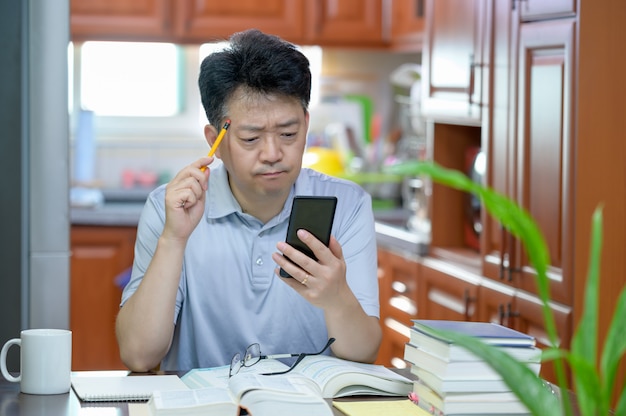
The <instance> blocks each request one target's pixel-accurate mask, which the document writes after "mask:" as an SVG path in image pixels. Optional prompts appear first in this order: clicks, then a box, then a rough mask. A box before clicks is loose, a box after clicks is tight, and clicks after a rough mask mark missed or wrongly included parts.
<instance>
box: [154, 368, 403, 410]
mask: <svg viewBox="0 0 626 416" xmlns="http://www.w3.org/2000/svg"><path fill="white" fill-rule="evenodd" d="M287 368H288V366H286V365H285V364H283V363H281V362H279V361H276V360H270V359H264V360H261V361H259V362H258V363H257V364H255V365H254V366H252V367H244V368H242V369H241V370H240V373H239V374H236V375H234V376H233V377H232V378H230V379H229V378H228V372H229V367H228V366H224V367H216V368H205V369H195V370H191V371H190V372H188V373H187V374H186V375H184V376H183V377H182V380H183V382H184V383H185V384H186V385H187V386H188V387H189V388H190V389H189V390H180V391H162V392H158V391H157V392H154V394H153V397H152V398H151V399H150V401H149V407H150V409H151V414H152V415H155V416H176V415H195V414H207V413H209V412H211V413H210V414H220V415H236V414H237V408H238V406H241V407H243V408H245V409H248V410H249V411H250V413H252V414H253V415H254V416H263V415H266V414H267V415H275V414H298V415H309V414H310V415H325V414H329V415H330V414H332V410H331V408H330V404H329V402H328V401H326V400H324V399H327V398H336V397H345V396H352V395H382V396H407V395H408V393H409V392H411V391H412V389H413V382H412V381H411V380H409V379H408V378H406V377H403V376H401V375H399V374H397V373H395V372H393V371H391V370H389V369H387V368H385V367H383V366H379V365H373V364H362V363H355V362H352V361H346V360H341V359H339V358H334V357H328V356H309V357H306V358H305V359H304V360H302V362H301V363H300V364H298V366H297V367H296V368H295V369H294V370H293V371H291V372H290V373H287V374H283V375H271V376H264V375H262V374H263V373H271V372H276V371H281V370H285V369H287ZM219 412H222V413H219Z"/></svg>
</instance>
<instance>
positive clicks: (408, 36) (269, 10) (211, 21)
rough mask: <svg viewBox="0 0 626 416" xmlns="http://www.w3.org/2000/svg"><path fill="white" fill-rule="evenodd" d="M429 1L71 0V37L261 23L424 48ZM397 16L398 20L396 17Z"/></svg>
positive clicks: (297, 36) (310, 38) (265, 27)
mask: <svg viewBox="0 0 626 416" xmlns="http://www.w3.org/2000/svg"><path fill="white" fill-rule="evenodd" d="M423 3H424V0H393V2H389V1H381V0H316V1H304V0H267V1H264V2H255V1H249V0H232V1H230V2H218V1H215V0H200V1H199V0H179V1H174V0H142V1H136V2H127V1H120V0H112V1H102V0H71V3H70V7H71V9H70V10H71V15H70V21H71V35H72V40H73V41H85V40H127V41H161V42H174V43H196V44H200V43H205V42H211V41H215V40H223V39H227V38H228V37H229V36H230V35H232V34H233V33H235V32H239V31H242V30H245V29H249V28H257V29H260V30H262V31H264V32H267V33H272V34H275V35H278V36H280V37H282V38H284V39H286V40H288V41H290V42H294V43H298V44H316V45H321V46H337V47H377V48H378V47H384V48H398V49H403V50H411V51H417V50H419V49H421V36H422V32H423V22H424V19H423V14H424V10H425V7H424V4H423ZM392 19H393V20H392Z"/></svg>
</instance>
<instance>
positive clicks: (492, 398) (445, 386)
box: [404, 320, 541, 416]
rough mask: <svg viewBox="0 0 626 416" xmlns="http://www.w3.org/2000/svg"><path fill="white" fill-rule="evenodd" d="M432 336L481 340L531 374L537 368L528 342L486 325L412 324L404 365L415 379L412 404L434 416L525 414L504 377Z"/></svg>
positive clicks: (531, 342)
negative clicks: (453, 335)
mask: <svg viewBox="0 0 626 416" xmlns="http://www.w3.org/2000/svg"><path fill="white" fill-rule="evenodd" d="M433 330H435V331H436V330H442V331H454V332H460V333H463V334H465V335H471V336H475V337H479V338H480V339H482V340H483V341H484V342H485V343H488V344H491V345H494V346H497V347H499V348H500V349H502V350H504V351H506V352H507V353H508V354H509V355H511V356H513V357H514V358H516V359H517V360H518V361H520V362H523V363H526V364H527V365H528V367H529V368H530V369H531V370H532V371H533V372H534V373H535V374H539V370H540V368H541V350H540V349H539V348H537V347H536V346H535V339H534V337H532V336H529V335H526V334H523V333H521V332H519V331H515V330H513V329H510V328H507V327H504V326H501V325H498V324H494V323H490V322H465V321H445V320H413V327H412V328H411V335H410V341H409V342H408V343H407V344H406V346H405V349H404V359H405V361H407V362H408V363H409V365H410V369H411V372H412V373H413V374H414V375H416V376H417V377H418V380H416V381H415V382H414V384H413V394H412V396H413V398H414V400H415V401H416V402H417V403H418V405H419V406H420V407H422V408H423V409H426V410H427V411H428V412H430V413H431V414H434V415H438V416H442V415H446V416H450V415H455V416H456V415H474V414H482V415H505V414H507V415H511V414H514V415H526V414H529V411H528V409H527V408H526V406H524V404H523V403H521V402H520V400H519V399H518V398H517V397H516V396H515V395H514V394H513V392H511V390H510V389H509V387H508V386H507V385H506V383H505V382H504V381H503V380H502V377H501V376H500V375H499V374H498V373H497V372H496V371H495V370H493V369H492V368H491V367H490V366H489V365H488V364H487V363H486V362H485V361H483V360H482V359H480V358H478V357H477V356H476V355H474V354H472V353H471V352H469V351H468V350H466V349H464V348H463V347H461V346H460V345H458V344H454V343H453V342H450V341H449V340H446V339H443V338H441V337H439V336H436V335H434V334H433Z"/></svg>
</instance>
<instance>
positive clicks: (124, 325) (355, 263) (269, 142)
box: [116, 30, 381, 371]
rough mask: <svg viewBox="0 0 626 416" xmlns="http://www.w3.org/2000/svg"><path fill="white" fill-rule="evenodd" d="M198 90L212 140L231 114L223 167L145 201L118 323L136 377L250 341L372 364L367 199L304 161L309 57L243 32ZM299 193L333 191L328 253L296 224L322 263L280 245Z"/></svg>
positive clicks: (201, 363)
mask: <svg viewBox="0 0 626 416" xmlns="http://www.w3.org/2000/svg"><path fill="white" fill-rule="evenodd" d="M199 87H200V92H201V97H202V103H203V106H204V108H205V111H206V114H207V117H208V120H209V122H210V123H211V124H210V125H207V126H206V127H205V129H204V134H205V137H206V140H207V142H208V143H209V145H212V144H213V142H214V141H215V139H216V137H217V135H218V129H219V128H220V127H221V126H222V125H223V124H224V123H225V121H226V120H227V119H229V120H231V125H230V128H229V130H228V132H227V134H226V136H225V137H224V139H223V141H222V142H221V144H220V146H219V147H218V150H217V153H216V155H217V156H218V157H219V159H220V160H221V161H222V163H221V164H220V163H213V158H209V157H202V158H200V159H198V160H197V161H195V162H193V163H192V164H191V165H189V166H187V167H185V168H184V169H182V170H181V171H180V172H179V173H178V174H177V175H176V176H175V177H174V178H173V179H172V181H171V182H170V183H168V184H167V186H162V187H160V188H158V189H156V190H155V191H154V192H152V193H151V195H150V197H149V198H148V201H147V202H146V206H145V208H144V211H143V213H142V216H141V219H140V222H139V226H138V229H137V242H136V246H135V261H134V265H133V271H132V277H131V280H130V282H129V284H128V285H127V287H126V288H125V290H124V293H123V295H122V307H121V309H120V312H119V315H118V318H117V322H116V332H117V337H118V343H119V346H120V353H121V357H122V360H123V361H124V363H125V364H126V365H127V366H128V367H129V368H130V369H131V370H133V371H147V370H150V369H151V368H154V367H155V366H157V365H159V364H161V368H162V369H165V370H187V369H191V368H199V367H200V368H202V367H214V366H219V365H225V364H228V363H230V360H231V357H232V356H233V354H234V353H235V352H239V351H243V350H244V349H245V348H246V347H247V346H248V345H249V344H251V343H254V342H258V343H260V345H261V348H262V352H263V353H266V354H274V353H302V352H315V351H318V350H319V349H320V348H321V347H322V346H323V345H324V344H325V343H326V341H327V339H328V338H329V337H334V338H336V341H335V342H334V344H332V347H331V348H332V353H333V354H334V355H336V356H338V357H341V358H345V359H349V360H354V361H363V362H372V361H373V360H374V359H375V358H376V355H377V352H378V347H379V344H380V339H381V330H380V326H379V323H378V314H379V305H378V282H377V264H376V243H375V236H374V221H373V214H372V210H371V199H370V197H369V195H368V194H367V193H365V192H364V191H363V190H362V189H361V188H360V187H358V186H356V185H354V184H352V183H350V182H347V181H342V180H339V179H336V178H332V177H329V176H325V175H322V174H320V173H317V172H315V171H312V170H309V169H301V164H302V156H303V153H304V149H305V145H306V136H307V129H308V126H309V113H308V104H309V97H310V90H311V74H310V70H309V64H308V60H307V59H306V58H305V57H304V55H302V54H301V53H300V52H299V51H298V50H297V49H296V48H295V47H294V46H293V45H291V44H289V43H287V42H284V41H282V40H281V39H279V38H277V37H274V36H270V35H265V34H263V33H261V32H259V31H256V30H250V31H246V32H242V33H238V34H235V35H234V36H233V37H232V38H231V43H230V47H229V48H228V49H226V50H223V51H220V52H216V53H214V54H212V55H210V56H208V57H207V58H206V59H205V60H204V61H203V63H202V66H201V70H200V77H199ZM208 165H210V167H209V169H206V170H205V167H206V166H208ZM295 195H335V196H337V197H338V204H337V210H336V214H335V221H334V225H333V231H332V234H333V236H332V237H331V241H330V244H329V247H326V246H324V245H323V244H322V243H321V242H320V241H318V240H317V239H316V238H315V237H313V236H312V235H311V234H309V233H307V232H306V231H304V230H301V231H300V232H299V238H300V239H301V240H302V241H303V242H304V243H305V244H307V245H308V246H309V247H310V248H311V249H312V251H313V252H314V254H315V256H316V258H317V259H318V261H314V260H312V259H310V258H308V257H307V256H306V255H304V254H302V253H300V252H298V251H297V250H296V249H294V248H293V247H291V246H289V245H287V244H285V243H284V239H285V235H286V230H287V223H288V219H289V214H290V211H291V203H292V200H293V197H294V196H295ZM276 250H278V252H276ZM283 254H284V255H285V256H287V257H289V259H291V261H292V262H293V263H290V262H289V260H287V259H285V258H284V257H283ZM280 267H282V268H284V269H285V271H286V272H288V273H289V274H291V275H292V276H293V278H281V277H279V275H278V270H279V268H280Z"/></svg>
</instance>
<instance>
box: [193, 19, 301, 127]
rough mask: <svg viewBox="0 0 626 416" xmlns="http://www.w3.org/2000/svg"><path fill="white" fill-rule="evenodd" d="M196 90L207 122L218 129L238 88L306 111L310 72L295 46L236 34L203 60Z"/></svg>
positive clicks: (256, 33) (254, 32) (262, 35)
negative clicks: (277, 98)
mask: <svg viewBox="0 0 626 416" xmlns="http://www.w3.org/2000/svg"><path fill="white" fill-rule="evenodd" d="M198 86H199V88H200V97H201V99H202V105H203V107H204V111H205V113H206V116H207V119H208V120H209V123H211V124H212V125H214V126H218V125H219V124H221V123H222V122H223V121H224V120H225V118H226V115H227V112H228V109H227V108H226V105H227V102H228V100H229V98H230V97H231V96H232V94H233V93H234V92H235V91H236V90H237V89H238V88H239V87H243V88H244V90H246V91H251V92H258V93H261V94H278V95H283V96H287V97H293V98H296V99H297V100H298V101H300V103H301V105H302V108H303V109H304V111H307V108H308V105H309V100H310V97H311V70H310V69H309V61H308V59H307V58H306V57H305V56H304V54H302V52H300V51H299V50H298V49H297V47H296V46H295V45H293V44H291V43H289V42H286V41H284V40H283V39H281V38H279V37H277V36H274V35H269V34H265V33H263V32H261V31H259V30H256V29H250V30H246V31H244V32H238V33H235V34H234V35H232V36H231V37H230V43H229V46H228V47H227V48H226V49H224V50H221V51H218V52H215V53H212V54H210V55H209V56H207V57H206V58H204V60H203V61H202V64H201V65H200V76H199V78H198Z"/></svg>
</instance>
